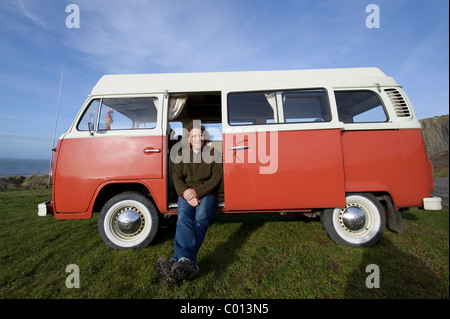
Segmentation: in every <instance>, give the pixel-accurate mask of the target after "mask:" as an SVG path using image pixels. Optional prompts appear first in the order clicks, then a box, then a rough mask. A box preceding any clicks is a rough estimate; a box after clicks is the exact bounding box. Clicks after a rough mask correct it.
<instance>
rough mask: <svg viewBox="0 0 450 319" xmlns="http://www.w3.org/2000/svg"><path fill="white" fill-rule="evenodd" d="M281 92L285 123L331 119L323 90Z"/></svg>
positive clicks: (326, 120)
mask: <svg viewBox="0 0 450 319" xmlns="http://www.w3.org/2000/svg"><path fill="white" fill-rule="evenodd" d="M278 94H281V97H282V101H283V113H284V121H285V122H286V123H305V122H329V121H330V120H331V117H330V112H329V108H328V99H327V93H326V92H325V90H323V89H321V90H302V91H286V92H282V93H277V95H278Z"/></svg>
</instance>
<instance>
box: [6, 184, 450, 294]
mask: <svg viewBox="0 0 450 319" xmlns="http://www.w3.org/2000/svg"><path fill="white" fill-rule="evenodd" d="M50 198H51V191H50V190H49V189H31V190H12V191H5V192H0V204H1V207H2V209H1V213H0V216H1V218H0V298H2V299H17V298H24V299H27V298H56V299H59V298H63V299H66V298H69V299H71V298H95V299H97V298H125V299H131V298H133V299H141V298H152V299H161V298H169V299H171V298H177V299H179V298H201V299H210V298H211V299H215V298H220V299H224V298H230V299H233V298H250V299H253V298H261V299H264V298H271V299H279V298H283V299H284V298H294V299H297V298H305V299H315V298H370V299H371V298H377V299H378V298H395V299H397V298H402V299H403V298H408V299H409V298H420V299H428V298H449V213H448V211H447V210H445V211H437V212H426V211H421V210H418V209H412V210H411V211H409V212H407V213H403V215H402V216H403V222H404V228H405V232H404V233H403V234H401V235H399V234H395V233H393V232H391V231H389V230H386V231H385V233H384V236H383V238H382V240H381V241H380V242H379V243H378V244H377V245H376V246H374V247H371V248H364V249H361V248H351V247H345V246H339V245H336V244H334V243H333V242H332V241H331V240H330V239H329V238H328V237H327V235H326V234H325V232H324V231H323V230H322V226H321V224H320V222H319V220H317V219H308V218H306V217H299V216H297V215H296V214H287V215H286V216H281V215H279V214H248V215H216V216H215V217H214V220H213V223H212V225H211V226H210V228H209V230H208V233H207V235H206V239H205V243H204V245H203V246H202V248H201V250H200V252H199V255H198V264H199V266H200V271H201V276H200V277H199V278H198V279H197V280H195V281H194V282H191V283H183V284H182V285H181V286H179V287H177V286H175V287H170V286H168V285H167V284H166V282H165V281H164V280H163V279H161V278H160V277H159V276H158V274H157V273H156V271H155V269H154V264H155V262H156V260H157V259H158V258H159V257H160V256H163V257H167V258H170V257H172V254H173V237H174V233H175V223H174V222H172V223H168V224H167V225H165V226H163V227H162V228H161V229H160V231H159V232H158V234H157V237H156V239H155V240H154V241H153V243H152V244H151V245H150V246H149V247H146V248H144V249H141V250H119V251H116V250H111V249H110V248H109V247H108V246H106V245H105V244H104V243H103V241H102V240H101V238H100V235H99V234H98V231H97V217H98V216H97V214H95V215H94V218H93V219H92V220H66V221H60V220H56V219H54V217H53V216H46V217H38V216H37V204H38V203H40V202H43V201H46V200H49V199H50ZM69 264H76V265H77V266H78V267H79V271H80V288H71V289H69V288H67V287H66V278H67V277H68V276H69V275H70V274H71V273H70V272H66V267H67V266H68V265H69ZM371 264H375V265H377V266H378V267H379V270H380V276H379V279H380V288H371V289H370V288H367V287H366V278H367V277H368V276H369V275H371V272H366V267H367V266H368V265H371Z"/></svg>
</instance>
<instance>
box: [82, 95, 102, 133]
mask: <svg viewBox="0 0 450 319" xmlns="http://www.w3.org/2000/svg"><path fill="white" fill-rule="evenodd" d="M99 106H100V100H99V99H95V100H92V101H91V103H90V104H89V106H88V107H87V110H86V112H84V114H83V117H82V118H81V120H80V122H79V123H78V126H77V130H79V131H89V123H92V124H93V128H94V129H95V128H96V127H97V116H98V109H99Z"/></svg>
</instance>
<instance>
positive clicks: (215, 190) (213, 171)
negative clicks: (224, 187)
mask: <svg viewBox="0 0 450 319" xmlns="http://www.w3.org/2000/svg"><path fill="white" fill-rule="evenodd" d="M180 160H181V161H180ZM222 176H223V166H222V154H220V152H218V151H217V150H214V148H212V147H210V146H208V145H205V146H204V147H203V149H202V151H201V152H199V153H197V154H194V152H193V151H192V149H190V148H184V149H181V150H180V151H179V153H178V160H176V161H175V164H174V166H173V174H172V178H173V183H174V185H175V190H176V192H177V195H178V196H180V197H181V198H183V192H184V191H185V190H187V189H188V188H193V189H194V190H195V192H196V193H197V196H198V198H202V197H204V196H206V195H209V194H211V195H213V196H215V197H216V198H218V195H219V188H220V183H221V181H222Z"/></svg>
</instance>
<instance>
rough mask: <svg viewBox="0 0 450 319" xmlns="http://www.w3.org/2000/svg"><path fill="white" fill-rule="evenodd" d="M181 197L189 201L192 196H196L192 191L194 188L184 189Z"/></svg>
mask: <svg viewBox="0 0 450 319" xmlns="http://www.w3.org/2000/svg"><path fill="white" fill-rule="evenodd" d="M183 197H184V199H185V200H187V201H189V200H191V199H193V198H194V197H195V198H197V193H196V192H195V191H194V189H192V188H189V189H186V190H185V191H184V193H183Z"/></svg>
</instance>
